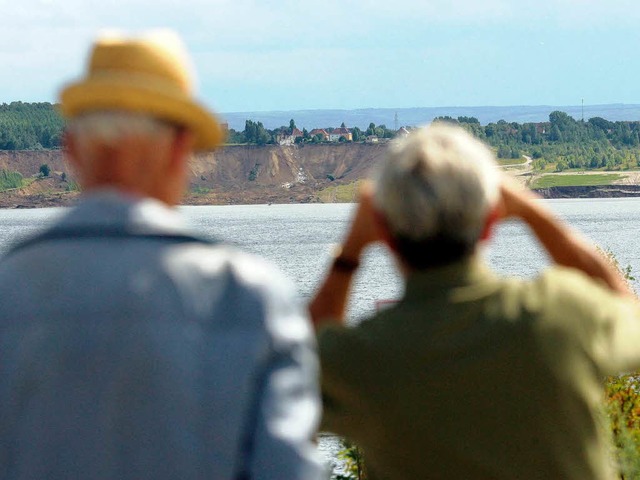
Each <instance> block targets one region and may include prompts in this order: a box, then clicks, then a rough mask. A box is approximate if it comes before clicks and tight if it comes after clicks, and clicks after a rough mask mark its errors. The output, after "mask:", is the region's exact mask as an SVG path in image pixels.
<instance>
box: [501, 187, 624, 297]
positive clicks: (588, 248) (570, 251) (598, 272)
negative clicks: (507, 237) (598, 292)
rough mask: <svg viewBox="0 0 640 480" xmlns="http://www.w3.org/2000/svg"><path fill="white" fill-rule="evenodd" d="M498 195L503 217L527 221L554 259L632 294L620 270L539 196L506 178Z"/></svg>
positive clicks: (620, 291) (560, 263)
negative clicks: (553, 211)
mask: <svg viewBox="0 0 640 480" xmlns="http://www.w3.org/2000/svg"><path fill="white" fill-rule="evenodd" d="M501 195H502V208H501V210H502V211H501V216H502V218H519V219H520V220H522V221H523V222H524V223H526V224H527V225H528V226H529V227H530V228H531V230H532V231H533V233H534V234H535V236H536V237H537V239H538V240H539V241H540V243H541V244H542V246H543V247H544V248H545V250H546V251H547V252H548V253H549V255H550V256H551V258H552V259H553V261H554V262H556V263H557V264H559V265H563V266H565V267H571V268H575V269H578V270H581V271H583V272H584V273H586V274H587V275H588V276H590V277H592V278H596V279H600V280H602V281H604V282H605V283H606V284H607V285H608V286H609V288H611V290H613V291H615V292H617V293H620V294H624V295H632V294H633V293H632V292H631V291H630V290H629V287H628V286H627V282H625V280H624V278H623V277H622V275H621V274H620V272H618V271H617V270H616V269H615V268H614V267H613V266H612V265H610V264H609V262H608V261H607V260H606V259H605V258H604V257H603V255H601V254H600V253H598V251H597V250H596V248H595V247H594V246H593V245H592V244H591V243H590V242H588V241H587V240H586V239H585V238H584V237H583V236H582V235H581V234H580V233H579V232H577V231H576V230H574V229H572V228H571V227H569V226H568V225H567V224H566V223H565V222H563V221H562V220H561V219H559V218H558V217H556V216H555V215H554V214H553V213H552V212H551V211H550V210H548V209H547V208H546V207H545V206H544V205H542V203H541V202H539V201H537V200H538V197H537V196H536V195H535V194H533V193H532V192H531V191H529V190H526V189H523V188H522V187H520V186H519V185H517V184H516V182H515V181H513V180H512V179H510V178H507V177H505V178H504V180H503V183H502V187H501Z"/></svg>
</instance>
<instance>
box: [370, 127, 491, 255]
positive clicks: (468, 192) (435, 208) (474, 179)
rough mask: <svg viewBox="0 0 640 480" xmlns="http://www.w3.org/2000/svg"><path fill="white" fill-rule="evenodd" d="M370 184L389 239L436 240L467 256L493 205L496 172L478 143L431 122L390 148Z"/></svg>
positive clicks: (488, 153) (456, 130) (454, 129)
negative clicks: (461, 248)
mask: <svg viewBox="0 0 640 480" xmlns="http://www.w3.org/2000/svg"><path fill="white" fill-rule="evenodd" d="M374 185H375V196H374V202H375V205H376V207H377V208H378V210H380V212H381V213H382V214H383V215H384V216H385V218H386V221H387V224H388V226H389V228H390V230H391V233H392V235H394V236H396V237H400V238H402V239H406V240H408V241H409V242H415V243H420V242H422V241H425V240H428V239H431V238H438V239H440V240H443V241H450V242H453V243H456V244H459V245H464V246H466V247H468V248H467V250H468V251H470V250H472V249H473V247H474V246H475V244H476V243H477V241H478V239H479V238H480V236H481V234H482V231H483V228H484V226H485V220H486V218H487V215H488V214H489V212H490V210H491V209H492V208H493V207H494V206H495V204H496V202H497V199H498V186H499V172H498V170H497V166H496V162H495V159H494V156H493V153H492V152H491V151H490V150H489V148H487V147H486V146H485V145H484V144H483V143H482V142H480V141H479V140H477V139H475V138H474V137H472V136H471V135H470V134H469V133H467V132H466V131H465V130H463V129H462V128H459V127H454V126H449V125H445V124H443V123H435V124H433V125H431V126H429V127H423V128H420V129H418V130H416V131H414V132H412V133H411V134H410V135H409V136H408V137H407V138H405V139H402V140H400V141H398V142H394V144H392V146H391V147H390V148H389V150H388V153H387V156H386V158H385V160H384V161H383V163H382V164H381V165H380V166H379V168H378V169H377V171H376V172H375V175H374ZM401 253H402V252H401Z"/></svg>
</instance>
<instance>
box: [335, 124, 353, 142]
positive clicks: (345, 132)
mask: <svg viewBox="0 0 640 480" xmlns="http://www.w3.org/2000/svg"><path fill="white" fill-rule="evenodd" d="M340 137H344V139H345V140H346V141H348V142H352V141H353V134H352V133H351V131H350V130H349V129H348V128H345V127H340V128H335V129H334V130H333V132H331V133H329V141H330V142H339V141H340Z"/></svg>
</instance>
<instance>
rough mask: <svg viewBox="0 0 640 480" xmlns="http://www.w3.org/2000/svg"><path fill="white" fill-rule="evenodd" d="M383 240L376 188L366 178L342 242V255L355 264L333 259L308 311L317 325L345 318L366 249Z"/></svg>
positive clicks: (340, 320) (336, 321) (341, 320)
mask: <svg viewBox="0 0 640 480" xmlns="http://www.w3.org/2000/svg"><path fill="white" fill-rule="evenodd" d="M379 240H382V238H381V236H380V228H379V227H378V221H377V219H376V212H375V209H374V207H373V188H372V186H371V184H370V183H368V182H366V183H364V184H363V185H362V187H361V188H360V203H359V204H358V207H357V209H356V212H355V214H354V216H353V220H352V221H351V226H350V227H349V233H348V234H347V236H346V238H345V241H344V243H343V245H342V252H341V253H340V256H341V257H342V259H344V260H347V261H348V263H350V264H351V265H353V268H347V269H344V268H343V269H340V268H336V266H337V264H336V263H335V262H334V263H333V264H332V266H331V268H330V269H329V272H328V274H327V277H326V278H325V280H324V282H323V283H322V284H321V285H320V288H319V289H318V292H317V293H316V295H315V297H314V298H313V300H311V303H310V304H309V313H310V314H311V319H312V320H313V323H314V324H315V326H316V327H319V326H320V325H322V324H324V323H328V322H334V323H342V322H343V321H344V314H345V308H346V305H347V297H348V295H349V288H350V287H351V280H352V278H353V274H354V273H355V270H356V268H357V265H358V261H359V260H360V255H361V254H362V252H363V250H364V249H365V248H366V247H367V246H368V245H370V244H372V243H375V242H377V241H379Z"/></svg>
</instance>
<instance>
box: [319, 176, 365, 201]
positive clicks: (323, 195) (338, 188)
mask: <svg viewBox="0 0 640 480" xmlns="http://www.w3.org/2000/svg"><path fill="white" fill-rule="evenodd" d="M359 185H360V180H358V181H356V182H354V183H349V184H346V185H335V186H333V185H332V186H330V187H327V188H325V189H323V190H320V191H319V192H318V197H320V200H322V201H323V202H324V203H350V202H356V201H357V200H358V187H359Z"/></svg>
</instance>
